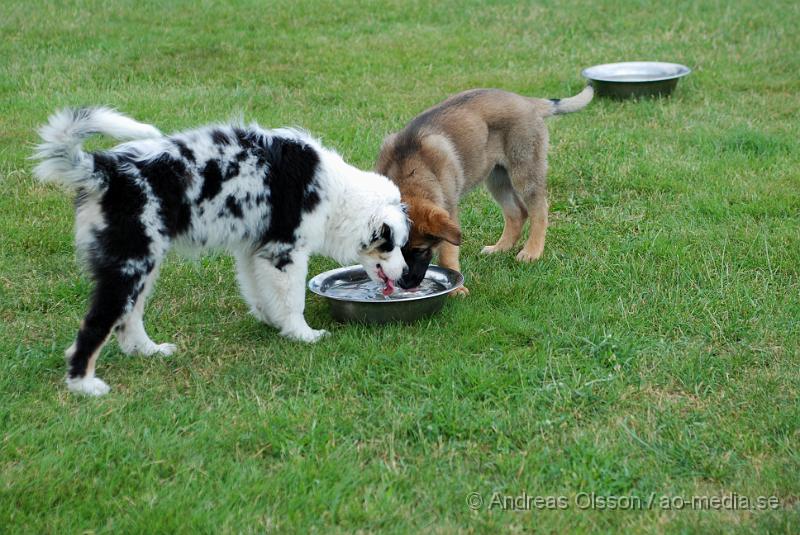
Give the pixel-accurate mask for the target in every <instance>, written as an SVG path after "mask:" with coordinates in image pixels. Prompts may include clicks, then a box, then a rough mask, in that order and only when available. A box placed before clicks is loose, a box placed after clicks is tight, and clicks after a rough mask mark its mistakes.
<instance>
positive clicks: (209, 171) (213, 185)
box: [197, 160, 222, 204]
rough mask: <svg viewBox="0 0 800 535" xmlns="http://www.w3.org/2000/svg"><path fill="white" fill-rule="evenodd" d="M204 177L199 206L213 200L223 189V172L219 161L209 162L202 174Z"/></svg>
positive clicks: (198, 201) (198, 199)
mask: <svg viewBox="0 0 800 535" xmlns="http://www.w3.org/2000/svg"><path fill="white" fill-rule="evenodd" d="M200 174H202V175H203V188H202V189H201V190H200V197H198V198H197V204H200V203H201V202H203V201H204V200H206V199H213V198H214V197H216V196H217V194H218V193H219V192H220V190H221V189H222V171H221V170H220V168H219V161H217V160H209V161H208V162H206V166H205V167H204V168H203V170H202V171H201V173H200Z"/></svg>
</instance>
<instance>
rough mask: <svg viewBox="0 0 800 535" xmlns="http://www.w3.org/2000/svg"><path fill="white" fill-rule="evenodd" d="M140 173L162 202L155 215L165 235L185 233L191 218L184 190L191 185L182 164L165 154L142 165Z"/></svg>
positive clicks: (172, 235) (190, 176) (190, 210)
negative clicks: (162, 226) (164, 230)
mask: <svg viewBox="0 0 800 535" xmlns="http://www.w3.org/2000/svg"><path fill="white" fill-rule="evenodd" d="M139 172H140V173H141V174H142V176H143V177H144V178H145V179H146V180H147V181H148V182H149V183H150V187H151V188H152V189H153V193H154V194H155V195H156V196H157V197H158V198H159V200H160V201H161V203H160V207H159V209H158V213H159V215H160V216H161V221H162V222H163V223H164V228H165V229H166V231H167V235H168V236H170V237H175V236H177V235H179V234H182V233H184V232H186V230H187V229H188V228H189V225H190V224H191V217H192V209H191V207H190V206H189V202H188V200H187V199H186V189H187V188H188V187H189V186H190V185H191V183H192V174H191V173H190V172H189V170H188V169H187V168H186V165H185V164H184V163H183V161H181V160H176V159H175V158H173V157H171V156H169V155H167V154H164V155H162V156H160V157H158V158H156V159H154V160H150V161H148V162H144V164H142V165H141V167H140V168H139Z"/></svg>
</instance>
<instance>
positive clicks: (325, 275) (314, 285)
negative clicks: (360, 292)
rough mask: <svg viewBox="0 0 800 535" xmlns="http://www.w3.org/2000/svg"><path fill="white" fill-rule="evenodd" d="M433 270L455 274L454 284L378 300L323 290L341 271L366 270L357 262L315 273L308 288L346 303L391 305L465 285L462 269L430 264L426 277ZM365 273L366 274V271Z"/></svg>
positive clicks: (443, 292)
mask: <svg viewBox="0 0 800 535" xmlns="http://www.w3.org/2000/svg"><path fill="white" fill-rule="evenodd" d="M431 270H433V271H435V272H439V273H441V274H444V275H447V276H448V279H452V278H453V275H455V284H453V286H451V287H449V288H447V289H445V290H439V291H438V292H434V293H430V294H425V295H420V296H417V297H406V298H403V299H386V300H383V301H378V300H375V299H346V298H344V297H337V296H332V295H328V294H326V293H324V292H323V291H322V283H323V282H324V281H325V280H327V279H329V278H330V277H332V276H334V275H339V274H340V273H347V272H348V271H364V268H363V267H362V266H361V265H360V264H355V265H352V266H344V267H340V268H336V269H330V270H328V271H323V272H322V273H320V274H318V275H314V276H313V277H311V279H310V280H309V281H308V289H309V290H310V291H311V292H312V293H315V294H317V295H319V296H320V297H324V298H325V299H330V300H332V301H342V302H344V303H370V304H375V305H389V304H393V303H407V302H408V301H422V300H425V299H432V298H434V297H441V296H442V295H447V294H449V293H450V292H452V291H453V290H457V289H458V288H461V287H462V286H464V275H463V274H462V273H461V272H460V271H456V270H454V269H450V268H446V267H442V266H437V265H436V264H431V265H430V266H428V270H427V271H426V272H425V276H426V277H427V276H428V271H431ZM364 274H365V275H366V271H364Z"/></svg>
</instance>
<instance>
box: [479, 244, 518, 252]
mask: <svg viewBox="0 0 800 535" xmlns="http://www.w3.org/2000/svg"><path fill="white" fill-rule="evenodd" d="M509 249H511V246H508V247H506V246H504V245H500V244H494V245H487V246H486V247H484V248H483V249H481V254H494V253H504V252H506V251H508V250H509Z"/></svg>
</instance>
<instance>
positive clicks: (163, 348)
mask: <svg viewBox="0 0 800 535" xmlns="http://www.w3.org/2000/svg"><path fill="white" fill-rule="evenodd" d="M177 350H178V346H176V345H175V344H153V347H152V351H151V352H150V355H156V354H158V355H163V356H165V357H168V356H170V355H172V354H173V353H175V351H177Z"/></svg>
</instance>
